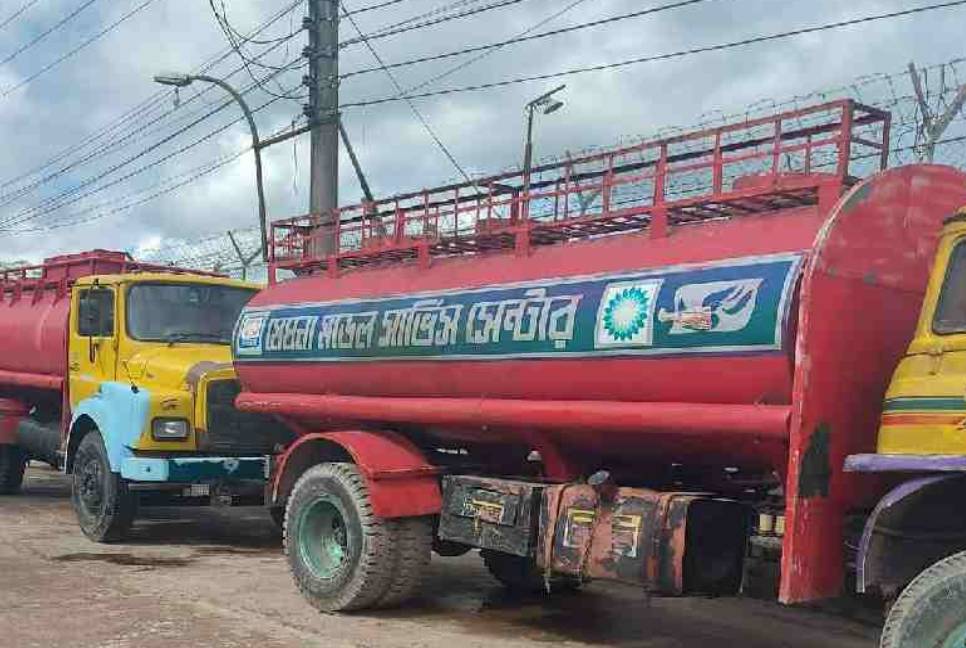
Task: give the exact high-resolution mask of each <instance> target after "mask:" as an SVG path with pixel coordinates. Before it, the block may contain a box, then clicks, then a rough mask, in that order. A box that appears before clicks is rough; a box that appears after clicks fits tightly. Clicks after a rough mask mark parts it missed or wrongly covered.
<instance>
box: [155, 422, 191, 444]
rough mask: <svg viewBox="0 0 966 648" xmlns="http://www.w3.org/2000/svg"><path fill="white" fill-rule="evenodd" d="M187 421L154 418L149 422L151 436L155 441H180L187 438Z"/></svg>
mask: <svg viewBox="0 0 966 648" xmlns="http://www.w3.org/2000/svg"><path fill="white" fill-rule="evenodd" d="M189 431H190V427H189V426H188V420H187V419H180V418H156V419H154V420H153V421H151V436H152V437H154V440H155V441H182V440H184V439H187V438H188V432H189Z"/></svg>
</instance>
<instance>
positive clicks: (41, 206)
mask: <svg viewBox="0 0 966 648" xmlns="http://www.w3.org/2000/svg"><path fill="white" fill-rule="evenodd" d="M255 87H256V84H254V83H252V84H251V85H249V86H248V87H247V88H245V89H244V90H242V91H241V94H246V93H247V92H250V91H251V90H252V89H254V88H255ZM275 101H278V98H276V97H273V98H272V100H271V101H269V102H266V103H264V104H262V105H261V106H259V107H258V108H254V109H252V113H255V112H257V111H260V110H262V109H264V108H266V107H268V106H269V105H271V104H273V103H274V102H275ZM234 103H235V102H234V100H233V99H228V100H227V101H225V102H223V103H221V104H219V105H218V106H217V107H216V108H214V109H213V110H211V111H208V112H207V113H205V114H204V115H202V116H201V117H199V118H197V119H195V120H193V121H191V122H190V123H189V124H188V125H187V126H184V127H182V128H179V129H178V130H176V131H175V132H173V133H171V134H169V135H167V136H165V137H163V138H162V139H160V140H158V141H157V142H154V143H153V144H151V145H150V146H148V147H147V148H145V149H143V150H141V151H139V152H138V153H136V154H135V155H133V156H129V157H127V158H125V159H124V160H122V161H121V162H118V163H116V164H114V165H112V166H111V167H109V168H108V169H106V170H104V171H102V172H100V173H98V174H97V175H95V176H91V177H89V178H87V179H85V180H83V181H81V182H80V183H79V184H77V185H75V186H73V187H71V188H70V189H67V190H65V191H63V192H61V193H59V194H57V195H54V196H50V197H48V198H45V199H44V200H42V201H41V202H40V203H38V204H37V205H35V206H33V207H30V208H26V209H23V210H21V211H19V212H17V213H16V214H13V215H12V216H10V217H8V218H5V219H0V227H4V228H6V227H9V226H10V225H17V224H21V223H24V222H27V221H30V220H33V219H36V218H39V217H41V216H44V215H47V214H49V213H51V212H53V211H56V210H59V209H61V208H63V207H64V206H66V205H68V204H73V203H76V202H78V201H79V200H83V199H84V198H87V197H89V196H91V195H94V194H96V193H100V192H102V191H104V190H105V189H108V188H110V187H113V186H116V185H117V184H120V183H121V182H123V181H125V180H128V179H130V178H131V177H134V176H136V175H139V174H140V173H143V172H144V171H147V170H148V169H150V168H153V167H155V166H157V165H159V164H161V163H162V162H165V161H167V160H169V159H171V158H173V157H175V156H177V155H180V154H181V153H184V152H186V151H188V150H190V149H191V148H194V147H195V146H197V145H198V144H201V143H202V142H204V141H207V140H209V139H211V138H212V137H214V136H216V135H218V134H220V133H222V132H224V131H225V130H227V129H228V128H230V127H231V126H233V125H234V124H236V123H239V122H240V121H242V119H243V117H239V118H237V119H235V120H233V121H231V122H229V123H228V124H226V125H224V126H221V127H219V128H218V129H216V130H213V131H210V132H209V133H207V134H205V135H203V136H202V137H200V138H198V139H196V140H194V141H193V142H192V143H190V144H188V145H186V146H183V147H181V148H179V149H177V150H175V151H174V152H172V153H169V154H167V155H165V156H163V157H161V158H159V159H157V160H154V161H153V162H151V163H150V164H147V165H144V166H143V167H140V168H139V169H138V170H137V171H135V172H133V173H128V174H126V175H124V176H121V177H120V178H116V179H115V180H112V181H111V182H109V183H107V184H103V185H100V186H98V187H96V188H94V189H92V190H91V191H88V192H85V193H82V194H81V195H79V196H78V195H76V194H78V193H79V192H81V191H83V190H84V189H86V188H88V187H90V186H92V185H95V184H98V183H99V182H100V181H101V180H103V179H104V178H106V177H107V176H110V175H111V174H113V173H114V172H115V171H118V170H120V169H122V168H124V167H125V166H128V165H129V164H131V163H132V162H134V161H136V160H138V159H140V158H143V157H144V156H146V155H148V154H149V153H151V152H152V151H155V150H157V149H158V148H160V147H161V146H163V145H164V144H166V143H168V142H170V141H172V140H174V139H175V138H176V137H178V136H179V135H181V134H183V133H185V132H187V131H189V130H190V129H192V128H193V127H194V126H197V125H198V124H200V123H201V122H203V121H204V120H206V119H208V118H209V117H211V116H213V115H215V114H216V113H218V112H221V111H222V110H225V109H226V108H228V107H229V106H231V105H234ZM72 196H73V198H72V199H71V197H72Z"/></svg>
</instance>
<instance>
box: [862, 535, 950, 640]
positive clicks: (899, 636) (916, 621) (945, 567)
mask: <svg viewBox="0 0 966 648" xmlns="http://www.w3.org/2000/svg"><path fill="white" fill-rule="evenodd" d="M879 645H880V647H881V648H966V552H963V553H958V554H955V555H953V556H950V557H949V558H946V559H945V560H940V561H939V562H937V563H936V564H934V565H933V566H932V567H930V568H929V569H927V570H926V571H924V572H922V573H921V574H919V576H917V577H916V578H915V580H913V581H912V583H910V584H909V586H908V587H906V589H905V590H904V591H903V592H902V594H901V595H900V596H899V598H898V599H897V600H896V602H895V604H894V605H893V606H892V609H891V610H889V616H888V618H887V619H886V624H885V627H884V628H883V630H882V639H881V641H880V644H879Z"/></svg>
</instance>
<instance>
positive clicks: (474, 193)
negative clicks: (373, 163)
mask: <svg viewBox="0 0 966 648" xmlns="http://www.w3.org/2000/svg"><path fill="white" fill-rule="evenodd" d="M890 123H891V116H890V114H889V113H888V112H886V111H882V110H878V109H876V108H872V107H869V106H865V105H862V104H858V103H856V102H854V101H852V100H841V101H833V102H829V103H824V104H821V105H816V106H811V107H807V108H803V109H801V110H794V111H789V112H783V113H780V114H776V115H773V116H768V117H763V118H757V119H748V120H745V121H742V122H740V123H735V124H729V125H724V126H720V127H716V128H710V129H706V130H701V131H697V132H693V133H687V134H683V135H678V136H675V137H670V138H666V139H661V140H656V141H648V142H642V143H640V144H636V145H633V146H627V147H620V148H614V149H611V150H604V151H601V152H596V153H593V154H591V155H585V156H582V157H579V158H573V159H567V160H565V161H561V162H555V163H552V164H547V165H544V166H539V167H537V168H534V169H533V170H532V173H531V174H530V177H529V178H528V177H525V175H524V173H522V172H510V173H504V174H502V175H497V176H492V177H489V178H483V179H480V180H478V181H475V182H471V183H462V184H455V185H449V186H445V187H439V188H435V189H425V190H423V191H418V192H414V193H409V194H403V195H398V196H394V197H391V198H387V199H383V200H378V201H375V202H368V203H362V204H359V205H353V206H349V207H343V208H340V209H338V210H335V211H334V212H332V213H329V214H308V215H305V216H299V217H296V218H290V219H286V220H281V221H277V222H275V223H273V224H272V237H271V239H272V240H271V272H270V277H271V278H274V275H275V271H276V270H277V269H279V268H282V269H287V270H291V271H294V272H295V273H296V274H307V273H313V272H320V271H327V272H329V273H333V274H334V273H337V272H338V271H339V270H342V269H349V268H354V267H360V266H366V265H371V264H386V263H396V262H401V261H407V260H412V259H420V260H423V261H427V260H428V259H429V258H431V257H433V256H449V255H459V254H477V253H481V252H486V251H489V250H498V249H508V248H516V249H518V250H521V249H523V250H525V249H527V248H528V247H529V246H533V245H551V244H556V243H562V242H566V241H571V240H575V239H581V238H587V237H594V236H604V235H610V234H617V233H621V232H632V231H640V230H643V229H649V230H650V232H651V235H652V236H655V237H660V236H665V235H666V233H667V230H668V227H670V226H676V225H685V224H693V223H701V222H703V221H707V220H711V219H720V218H733V217H740V216H742V215H746V214H753V213H761V212H768V211H774V210H779V209H785V208H790V207H798V206H804V205H813V204H817V202H818V196H819V192H820V190H823V188H824V190H828V191H834V192H836V196H837V195H838V193H839V192H841V191H842V189H843V188H844V187H847V186H848V185H850V184H852V183H854V182H855V181H856V180H857V179H858V178H860V177H863V176H864V175H870V174H872V173H875V172H876V171H879V170H881V169H884V168H885V167H886V165H887V162H888V156H889V128H890Z"/></svg>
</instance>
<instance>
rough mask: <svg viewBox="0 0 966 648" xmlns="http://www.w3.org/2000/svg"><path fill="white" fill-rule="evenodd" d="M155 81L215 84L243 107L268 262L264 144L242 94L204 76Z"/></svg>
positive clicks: (166, 76)
mask: <svg viewBox="0 0 966 648" xmlns="http://www.w3.org/2000/svg"><path fill="white" fill-rule="evenodd" d="M154 80H155V81H156V82H157V83H160V84H161V85H168V86H174V87H176V88H184V87H187V86H189V85H191V84H192V83H193V82H195V81H204V82H205V83H213V84H214V85H216V86H218V87H220V88H222V89H224V90H225V92H227V93H228V94H230V95H231V97H232V99H234V100H235V101H236V102H237V103H238V105H239V106H241V109H242V112H243V113H245V119H247V120H248V127H249V128H250V129H251V131H252V150H253V151H254V152H255V187H256V189H257V190H258V225H259V227H260V228H261V232H262V260H263V261H268V222H267V219H268V217H267V215H266V209H265V188H264V185H263V184H262V143H261V140H260V139H259V138H258V127H257V126H256V125H255V119H254V117H252V111H251V110H250V109H249V108H248V104H247V103H245V100H244V99H243V98H242V96H241V94H239V92H238V91H237V90H235V89H234V88H233V87H231V86H230V85H229V84H228V83H226V82H225V81H222V80H221V79H217V78H215V77H210V76H206V75H204V74H178V73H165V74H157V75H155V77H154Z"/></svg>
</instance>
